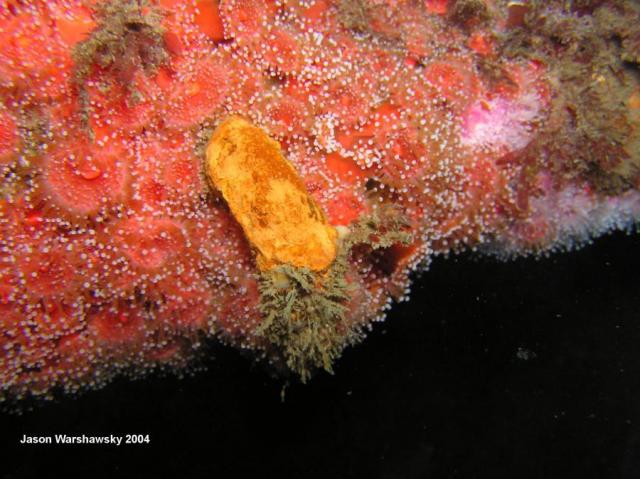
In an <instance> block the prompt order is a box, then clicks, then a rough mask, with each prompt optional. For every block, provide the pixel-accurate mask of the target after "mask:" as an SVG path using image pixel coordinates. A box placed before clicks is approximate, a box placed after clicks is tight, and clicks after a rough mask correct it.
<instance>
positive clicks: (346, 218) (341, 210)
mask: <svg viewBox="0 0 640 479" xmlns="http://www.w3.org/2000/svg"><path fill="white" fill-rule="evenodd" d="M364 209H365V207H364V205H363V204H362V202H361V201H360V200H359V199H358V197H357V196H356V195H354V194H353V193H352V192H351V191H341V192H340V193H338V194H336V195H333V196H332V198H331V200H330V201H329V203H328V204H327V216H328V217H329V223H331V224H333V225H345V226H346V225H348V224H349V223H351V222H352V221H354V220H356V219H358V217H359V216H360V215H361V214H362V212H363V211H364Z"/></svg>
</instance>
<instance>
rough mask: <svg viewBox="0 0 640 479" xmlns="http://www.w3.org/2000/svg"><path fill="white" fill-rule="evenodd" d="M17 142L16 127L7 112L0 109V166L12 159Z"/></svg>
mask: <svg viewBox="0 0 640 479" xmlns="http://www.w3.org/2000/svg"><path fill="white" fill-rule="evenodd" d="M17 143H18V128H17V126H16V122H15V121H14V120H13V117H12V116H11V115H9V113H8V112H6V111H3V110H0V166H1V165H6V164H8V163H10V162H11V161H12V160H13V156H14V153H15V151H16V146H17Z"/></svg>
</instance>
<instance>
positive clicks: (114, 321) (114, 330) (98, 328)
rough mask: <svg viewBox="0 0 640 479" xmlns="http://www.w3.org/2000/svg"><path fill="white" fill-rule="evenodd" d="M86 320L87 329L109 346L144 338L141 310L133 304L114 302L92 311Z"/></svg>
mask: <svg viewBox="0 0 640 479" xmlns="http://www.w3.org/2000/svg"><path fill="white" fill-rule="evenodd" d="M88 322H89V324H88V326H89V331H91V332H92V333H93V334H94V335H95V337H96V339H97V340H99V341H101V342H103V343H106V344H107V345H109V346H120V345H123V344H126V343H135V342H137V341H140V340H142V339H143V338H144V333H145V327H144V317H143V314H142V310H141V309H140V308H138V307H136V306H133V305H129V304H124V303H123V304H121V303H115V304H113V305H112V306H110V307H105V308H103V309H100V310H98V311H96V312H94V313H92V314H91V315H90V317H89V319H88Z"/></svg>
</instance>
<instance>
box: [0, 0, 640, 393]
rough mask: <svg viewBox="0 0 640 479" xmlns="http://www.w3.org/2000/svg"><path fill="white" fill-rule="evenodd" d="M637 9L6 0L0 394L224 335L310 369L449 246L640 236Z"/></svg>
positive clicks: (90, 381)
mask: <svg viewBox="0 0 640 479" xmlns="http://www.w3.org/2000/svg"><path fill="white" fill-rule="evenodd" d="M638 25H640V6H638V4H637V2H633V1H593V2H591V1H581V2H564V1H545V2H542V1H540V2H537V1H531V2H511V1H503V0H487V1H484V0H458V1H454V0H448V1H447V0H420V1H417V0H416V1H402V0H336V1H330V0H307V1H303V2H301V1H287V0H276V1H274V0H229V1H220V2H218V1H217V0H193V1H175V0H157V1H151V0H139V1H135V0H111V1H81V0H60V1H55V2H40V1H27V0H22V1H20V0H14V1H9V2H5V5H3V6H2V7H0V174H1V175H2V186H1V188H0V192H1V193H2V196H1V197H0V230H1V235H0V280H1V281H0V328H1V331H2V335H1V336H0V346H1V348H0V391H1V392H0V396H1V397H3V398H11V399H16V398H18V399H19V398H22V397H27V396H44V397H46V396H49V395H51V394H53V393H55V392H56V391H58V390H63V391H67V392H73V391H77V390H80V389H83V388H86V387H96V386H101V385H103V384H105V383H106V382H108V381H109V380H110V379H111V378H113V377H114V376H115V375H117V374H128V375H134V376H135V375H139V374H143V373H145V372H147V371H150V370H153V369H155V368H167V369H175V370H177V371H181V370H182V369H183V368H185V367H188V365H189V364H193V361H194V360H196V359H197V356H198V354H199V352H200V350H201V348H202V344H203V341H204V340H207V339H215V340H220V341H223V342H225V343H228V344H230V345H233V346H237V347H242V348H245V349H251V350H253V351H255V356H256V358H259V359H261V360H263V361H265V362H268V363H270V364H271V365H272V366H273V367H275V368H276V369H277V370H279V371H280V372H281V373H282V374H284V375H293V376H294V377H299V378H300V379H302V380H303V381H304V380H307V379H308V378H309V377H310V376H311V374H312V373H313V372H314V371H315V370H317V369H325V370H328V371H330V370H331V366H332V364H333V363H334V361H335V360H336V359H337V358H338V357H339V355H340V353H341V351H342V350H343V349H344V348H345V347H346V346H348V345H351V344H354V343H356V342H358V341H360V340H361V339H362V338H363V336H364V333H363V331H364V330H366V328H367V327H369V326H370V324H371V322H372V321H379V320H382V319H383V318H384V314H385V312H386V310H387V309H388V308H389V307H390V305H391V303H392V302H393V301H394V300H396V301H397V300H405V299H407V298H408V295H409V283H410V280H409V275H410V274H411V272H412V271H415V270H418V269H420V270H424V269H426V268H427V267H428V264H429V261H430V258H433V257H434V256H436V255H447V254H449V253H452V252H454V253H455V252H459V251H463V250H466V249H474V250H478V251H481V252H485V253H487V254H493V255H496V256H498V257H513V256H517V255H522V254H545V253H547V252H551V251H554V250H561V249H571V248H572V247H575V246H579V245H580V244H581V243H583V242H586V241H588V240H589V239H590V238H593V237H596V236H598V235H600V234H603V233H604V232H607V231H610V230H612V229H625V228H630V227H632V226H633V225H634V224H635V223H636V221H637V220H638V219H639V218H640V193H639V192H638V189H639V187H640V169H639V168H638V167H639V166H640V129H639V127H640V83H639V80H638V78H639V77H638V64H639V62H640V57H639V56H638V52H639V51H640V27H639V26H638ZM234 125H235V127H237V128H236V130H235V133H234V132H233V131H232V130H233V128H232V127H233V126H234ZM240 131H241V132H240ZM238 132H240V133H238ZM257 145H262V146H261V147H258V146H257ZM265 152H266V153H265ZM285 180H286V181H285ZM284 183H286V187H284V186H283V185H284ZM274 184H278V185H280V186H278V187H276V188H274V187H273V185H274ZM267 186H268V187H267Z"/></svg>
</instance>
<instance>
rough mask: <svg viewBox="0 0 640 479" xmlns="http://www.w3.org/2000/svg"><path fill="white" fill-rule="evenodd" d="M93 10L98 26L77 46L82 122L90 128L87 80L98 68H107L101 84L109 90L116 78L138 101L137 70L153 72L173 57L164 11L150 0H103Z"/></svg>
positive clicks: (130, 101) (131, 98) (131, 101)
mask: <svg viewBox="0 0 640 479" xmlns="http://www.w3.org/2000/svg"><path fill="white" fill-rule="evenodd" d="M92 10H93V14H94V17H95V19H96V23H97V26H96V28H95V29H94V30H93V31H92V32H91V34H90V35H89V37H88V38H87V39H86V40H84V41H82V42H80V43H79V44H78V45H76V47H75V48H74V50H73V60H74V62H75V71H74V83H75V85H76V88H77V90H78V95H79V97H80V109H81V118H82V122H83V125H84V126H85V127H86V128H87V129H88V130H89V132H90V129H89V113H90V105H89V97H88V93H87V91H86V86H85V84H86V82H87V80H88V78H89V77H90V76H91V75H92V73H93V72H94V71H95V70H96V69H99V70H100V71H102V72H104V74H103V75H102V79H101V82H100V84H99V88H101V89H102V90H103V91H108V90H109V88H110V82H115V83H117V84H118V85H120V86H122V87H124V88H125V89H126V91H127V92H128V95H129V98H128V100H127V103H128V104H131V105H135V104H136V103H137V102H138V101H140V94H139V92H137V91H136V90H135V89H134V88H133V87H132V79H133V76H134V74H135V72H136V71H139V70H142V71H143V72H144V73H145V74H146V75H147V76H149V75H153V74H154V73H155V72H156V71H157V69H158V67H160V66H161V65H163V64H165V63H167V62H168V60H169V54H168V52H167V49H166V45H165V42H164V37H163V34H164V28H163V27H162V23H161V22H162V18H163V15H162V13H161V11H160V10H159V9H158V8H156V7H154V6H153V5H152V4H151V3H150V2H149V0H140V1H137V0H108V1H102V2H100V3H98V4H96V5H95V6H93V7H92ZM90 133H91V132H90Z"/></svg>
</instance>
